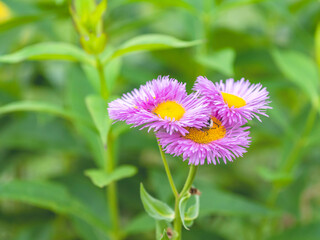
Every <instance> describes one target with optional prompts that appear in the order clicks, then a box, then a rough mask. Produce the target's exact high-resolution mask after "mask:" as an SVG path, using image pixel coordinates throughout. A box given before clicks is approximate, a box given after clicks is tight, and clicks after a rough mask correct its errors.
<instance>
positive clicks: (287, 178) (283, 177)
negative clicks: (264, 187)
mask: <svg viewBox="0 0 320 240" xmlns="http://www.w3.org/2000/svg"><path fill="white" fill-rule="evenodd" d="M258 173H259V175H260V176H261V177H262V178H263V179H264V180H265V181H268V182H272V183H273V184H275V185H277V186H281V187H285V186H287V185H288V184H290V183H291V182H292V181H293V176H292V174H289V173H285V172H283V173H282V172H274V171H272V170H270V169H268V168H265V167H261V168H259V169H258Z"/></svg>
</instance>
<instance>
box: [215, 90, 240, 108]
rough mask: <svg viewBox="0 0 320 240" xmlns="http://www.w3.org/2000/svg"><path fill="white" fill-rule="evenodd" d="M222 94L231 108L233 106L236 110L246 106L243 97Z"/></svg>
mask: <svg viewBox="0 0 320 240" xmlns="http://www.w3.org/2000/svg"><path fill="white" fill-rule="evenodd" d="M221 94H222V97H223V100H224V102H225V103H226V104H228V107H229V108H231V107H232V106H233V107H235V108H240V107H243V106H245V105H246V101H245V100H244V99H243V98H241V97H238V96H236V95H233V94H230V93H225V92H221Z"/></svg>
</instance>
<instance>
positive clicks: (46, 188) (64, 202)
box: [0, 181, 109, 233]
mask: <svg viewBox="0 0 320 240" xmlns="http://www.w3.org/2000/svg"><path fill="white" fill-rule="evenodd" d="M0 199H6V200H15V201H19V202H23V203H28V204H32V205H34V206H37V207H41V208H46V209H49V210H51V211H54V212H57V213H60V214H67V215H74V216H77V217H79V218H80V219H82V220H84V221H86V222H87V223H89V224H92V225H93V226H96V227H98V228H99V229H100V230H102V231H103V232H105V233H108V232H109V229H108V228H107V226H106V225H105V223H104V222H103V221H102V220H101V219H99V218H98V217H97V216H95V215H94V214H93V212H91V210H90V209H88V208H87V207H86V206H84V205H83V204H82V203H80V202H79V201H78V200H77V199H75V198H74V197H72V196H71V195H70V194H69V193H68V192H67V190H66V189H65V188H64V187H63V186H62V185H60V184H57V183H50V182H45V181H41V182H40V181H38V182H36V181H33V182H29V181H12V182H9V183H5V184H2V185H1V186H0Z"/></svg>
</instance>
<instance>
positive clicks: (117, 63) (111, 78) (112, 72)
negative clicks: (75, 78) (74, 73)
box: [82, 58, 122, 92]
mask: <svg viewBox="0 0 320 240" xmlns="http://www.w3.org/2000/svg"><path fill="white" fill-rule="evenodd" d="M121 66H122V59H121V58H116V59H113V60H111V61H110V62H108V63H106V64H105V65H104V77H105V79H106V84H107V86H108V89H109V92H112V91H113V89H114V85H115V83H116V81H117V79H118V77H119V74H120V70H121ZM82 68H83V70H84V72H85V74H86V76H87V78H88V80H89V81H90V82H91V84H92V86H93V87H94V89H95V90H96V92H100V80H99V75H98V72H97V69H96V68H95V67H93V66H92V65H88V64H82Z"/></svg>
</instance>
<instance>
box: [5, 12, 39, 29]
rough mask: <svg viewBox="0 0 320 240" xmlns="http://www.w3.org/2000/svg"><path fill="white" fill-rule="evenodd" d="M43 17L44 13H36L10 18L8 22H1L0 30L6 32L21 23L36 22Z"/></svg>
mask: <svg viewBox="0 0 320 240" xmlns="http://www.w3.org/2000/svg"><path fill="white" fill-rule="evenodd" d="M43 17H44V15H35V16H19V17H15V18H11V19H8V20H7V21H6V22H4V23H1V24H0V32H5V31H7V30H9V29H12V28H15V27H18V26H21V25H25V24H28V23H33V22H36V21H38V20H40V19H42V18H43Z"/></svg>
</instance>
